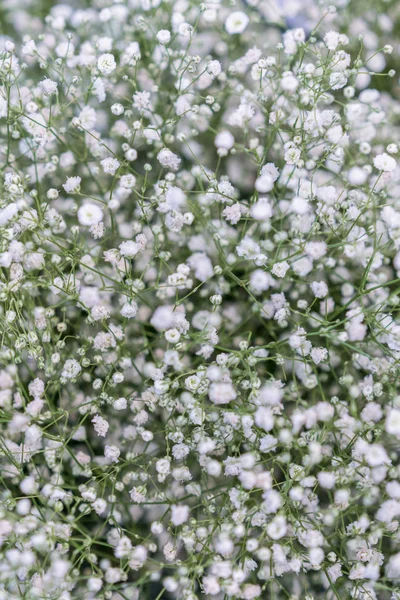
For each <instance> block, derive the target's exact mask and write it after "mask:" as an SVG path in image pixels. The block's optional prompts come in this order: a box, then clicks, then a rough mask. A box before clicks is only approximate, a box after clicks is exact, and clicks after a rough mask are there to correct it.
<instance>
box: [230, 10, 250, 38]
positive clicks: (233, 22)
mask: <svg viewBox="0 0 400 600" xmlns="http://www.w3.org/2000/svg"><path fill="white" fill-rule="evenodd" d="M248 24H249V17H248V16H247V15H246V13H244V12H242V11H241V10H235V11H233V12H231V13H230V14H229V15H228V17H227V19H226V21H225V29H226V31H227V33H229V35H234V34H236V33H243V31H244V30H245V29H246V27H247V25H248Z"/></svg>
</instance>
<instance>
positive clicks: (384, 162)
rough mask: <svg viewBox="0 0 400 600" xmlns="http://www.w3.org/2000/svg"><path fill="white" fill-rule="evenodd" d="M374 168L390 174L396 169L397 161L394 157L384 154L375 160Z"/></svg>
mask: <svg viewBox="0 0 400 600" xmlns="http://www.w3.org/2000/svg"><path fill="white" fill-rule="evenodd" d="M374 167H375V168H376V169H378V170H379V171H385V172H387V173H390V172H391V171H394V169H395V168H396V161H395V159H394V158H393V157H392V156H389V155H388V154H386V152H384V153H383V154H378V155H377V156H376V157H375V158H374Z"/></svg>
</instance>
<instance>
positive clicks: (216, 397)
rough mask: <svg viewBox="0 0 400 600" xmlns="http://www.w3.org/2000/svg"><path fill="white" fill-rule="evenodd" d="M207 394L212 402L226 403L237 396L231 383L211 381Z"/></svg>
mask: <svg viewBox="0 0 400 600" xmlns="http://www.w3.org/2000/svg"><path fill="white" fill-rule="evenodd" d="M208 395H209V397H210V400H211V402H213V403H214V404H228V403H229V402H231V401H232V400H235V399H236V397H237V394H236V391H235V388H234V387H233V385H232V384H231V383H212V384H211V385H210V389H209V392H208Z"/></svg>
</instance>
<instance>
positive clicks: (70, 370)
mask: <svg viewBox="0 0 400 600" xmlns="http://www.w3.org/2000/svg"><path fill="white" fill-rule="evenodd" d="M81 371H82V367H81V365H80V364H79V363H78V361H76V360H75V359H73V358H71V359H68V360H67V361H66V362H65V363H64V367H63V370H62V373H61V375H62V377H65V378H66V379H75V378H76V377H78V375H79V373H80V372H81Z"/></svg>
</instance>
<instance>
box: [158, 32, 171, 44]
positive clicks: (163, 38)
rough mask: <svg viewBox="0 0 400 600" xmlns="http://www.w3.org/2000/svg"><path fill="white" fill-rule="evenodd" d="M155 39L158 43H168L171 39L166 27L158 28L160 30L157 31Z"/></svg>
mask: <svg viewBox="0 0 400 600" xmlns="http://www.w3.org/2000/svg"><path fill="white" fill-rule="evenodd" d="M157 39H158V41H159V42H160V44H169V42H170V41H171V32H170V31H168V30H167V29H160V31H159V32H158V33H157Z"/></svg>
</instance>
